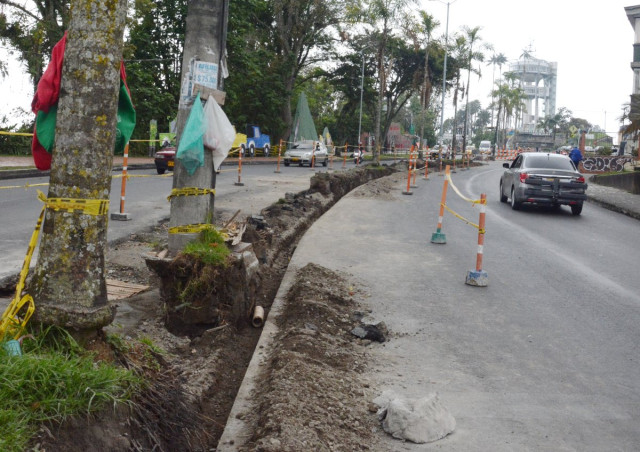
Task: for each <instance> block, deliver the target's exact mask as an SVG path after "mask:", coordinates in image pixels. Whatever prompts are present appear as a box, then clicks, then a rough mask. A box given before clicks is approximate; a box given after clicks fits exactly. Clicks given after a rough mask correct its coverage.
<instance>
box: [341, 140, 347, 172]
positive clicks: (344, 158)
mask: <svg viewBox="0 0 640 452" xmlns="http://www.w3.org/2000/svg"><path fill="white" fill-rule="evenodd" d="M348 153H349V143H345V144H344V153H343V159H342V169H346V168H347V154H348Z"/></svg>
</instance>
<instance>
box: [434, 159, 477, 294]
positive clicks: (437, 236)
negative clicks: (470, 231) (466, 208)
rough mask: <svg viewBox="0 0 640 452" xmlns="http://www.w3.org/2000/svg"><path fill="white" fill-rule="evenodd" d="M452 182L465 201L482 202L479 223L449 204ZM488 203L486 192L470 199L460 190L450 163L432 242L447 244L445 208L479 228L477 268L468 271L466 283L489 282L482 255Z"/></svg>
mask: <svg viewBox="0 0 640 452" xmlns="http://www.w3.org/2000/svg"><path fill="white" fill-rule="evenodd" d="M449 184H451V188H452V189H453V191H454V192H455V193H456V194H457V195H458V196H459V197H460V198H462V199H463V200H464V201H467V202H469V203H471V205H475V204H480V216H479V219H478V224H475V223H472V222H471V221H469V220H467V219H466V218H464V217H463V216H461V215H459V214H458V213H456V212H454V211H453V210H451V209H450V208H449V207H448V206H447V188H448V185H449ZM486 205H487V196H486V194H485V193H482V194H481V195H480V199H476V200H474V199H470V198H467V197H466V196H464V195H463V194H462V193H461V192H460V190H458V188H457V187H456V186H455V185H454V183H453V180H451V173H450V170H449V165H447V167H446V170H445V179H444V184H443V187H442V198H441V201H440V213H439V215H438V227H437V230H436V232H434V233H433V234H432V235H431V243H437V244H445V243H447V239H446V236H445V234H444V233H443V232H442V221H443V217H444V210H445V209H446V210H447V211H448V212H450V213H451V214H452V215H453V216H454V217H456V218H458V219H460V220H462V221H464V222H465V223H467V224H468V225H470V226H473V227H475V228H476V229H478V249H477V254H476V269H475V270H471V271H469V272H467V276H466V278H465V284H468V285H470V286H476V287H485V286H486V285H487V284H488V275H487V273H486V272H485V271H483V270H482V257H483V253H484V234H485V210H486Z"/></svg>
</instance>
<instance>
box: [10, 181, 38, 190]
mask: <svg viewBox="0 0 640 452" xmlns="http://www.w3.org/2000/svg"><path fill="white" fill-rule="evenodd" d="M47 185H49V182H44V183H42V184H24V185H6V186H4V187H0V190H2V189H3V188H24V189H27V188H31V187H45V186H47Z"/></svg>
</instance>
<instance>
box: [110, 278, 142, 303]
mask: <svg viewBox="0 0 640 452" xmlns="http://www.w3.org/2000/svg"><path fill="white" fill-rule="evenodd" d="M147 289H149V286H145V285H142V284H134V283H127V282H124V281H118V280H117V279H107V299H108V300H121V299H123V298H129V297H131V296H133V295H135V294H137V293H140V292H143V291H145V290H147Z"/></svg>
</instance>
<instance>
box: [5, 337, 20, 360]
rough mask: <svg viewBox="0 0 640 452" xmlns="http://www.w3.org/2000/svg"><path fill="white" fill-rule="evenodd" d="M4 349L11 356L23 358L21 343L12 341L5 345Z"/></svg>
mask: <svg viewBox="0 0 640 452" xmlns="http://www.w3.org/2000/svg"><path fill="white" fill-rule="evenodd" d="M3 347H4V349H5V350H6V351H7V354H8V355H9V356H22V350H20V341H16V340H13V339H12V340H10V341H7V342H5V343H4V344H3Z"/></svg>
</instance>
